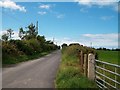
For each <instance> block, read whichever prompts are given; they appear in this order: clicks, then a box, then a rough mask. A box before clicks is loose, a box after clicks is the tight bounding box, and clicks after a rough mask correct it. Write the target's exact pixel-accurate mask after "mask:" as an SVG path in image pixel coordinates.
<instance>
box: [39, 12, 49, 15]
mask: <svg viewBox="0 0 120 90" xmlns="http://www.w3.org/2000/svg"><path fill="white" fill-rule="evenodd" d="M38 14H40V15H45V14H47V12H45V11H40V12H38Z"/></svg>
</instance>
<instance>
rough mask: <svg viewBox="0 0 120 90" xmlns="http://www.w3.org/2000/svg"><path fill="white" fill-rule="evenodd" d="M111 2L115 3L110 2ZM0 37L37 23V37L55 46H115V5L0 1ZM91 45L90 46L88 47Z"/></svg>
mask: <svg viewBox="0 0 120 90" xmlns="http://www.w3.org/2000/svg"><path fill="white" fill-rule="evenodd" d="M114 1H115V0H114ZM0 7H1V8H2V10H1V9H0V12H1V14H0V17H2V20H1V21H2V25H0V28H1V31H0V32H1V34H3V33H5V32H6V30H7V29H9V28H11V29H13V30H14V33H15V34H14V35H13V38H14V39H19V37H18V31H19V28H20V27H23V28H24V30H26V28H25V27H26V26H28V25H29V24H31V23H33V24H36V22H37V21H38V24H39V35H44V36H45V37H46V39H47V40H53V38H54V40H55V42H54V43H55V44H57V45H61V44H63V43H67V44H70V43H80V44H82V45H85V46H92V47H95V48H96V47H106V48H117V47H118V13H119V9H118V3H117V0H116V2H113V0H97V1H96V0H94V1H93V0H75V1H73V2H13V1H12V0H4V1H0ZM91 43H92V44H91Z"/></svg>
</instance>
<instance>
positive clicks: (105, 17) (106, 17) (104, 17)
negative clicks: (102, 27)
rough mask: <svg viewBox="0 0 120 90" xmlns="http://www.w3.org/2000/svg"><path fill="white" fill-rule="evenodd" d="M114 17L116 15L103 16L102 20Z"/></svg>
mask: <svg viewBox="0 0 120 90" xmlns="http://www.w3.org/2000/svg"><path fill="white" fill-rule="evenodd" d="M112 18H114V16H102V17H101V19H102V20H110V19H112Z"/></svg>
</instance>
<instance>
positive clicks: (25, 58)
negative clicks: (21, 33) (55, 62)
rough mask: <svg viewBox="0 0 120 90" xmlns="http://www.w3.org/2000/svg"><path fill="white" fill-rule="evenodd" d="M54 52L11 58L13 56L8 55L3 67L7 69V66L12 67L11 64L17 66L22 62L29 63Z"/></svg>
mask: <svg viewBox="0 0 120 90" xmlns="http://www.w3.org/2000/svg"><path fill="white" fill-rule="evenodd" d="M51 52H52V51H48V52H42V53H38V54H35V55H31V56H30V55H29V56H28V55H21V56H11V55H7V56H6V57H5V58H4V59H2V63H3V64H2V66H3V67H5V66H7V65H11V64H17V63H20V62H25V61H29V60H33V59H37V58H40V57H42V56H45V55H47V54H49V53H51Z"/></svg>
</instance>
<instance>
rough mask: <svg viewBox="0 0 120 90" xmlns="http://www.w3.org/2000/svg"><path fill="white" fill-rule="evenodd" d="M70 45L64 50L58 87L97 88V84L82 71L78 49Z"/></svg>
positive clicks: (57, 79)
mask: <svg viewBox="0 0 120 90" xmlns="http://www.w3.org/2000/svg"><path fill="white" fill-rule="evenodd" d="M79 48H80V47H79V46H69V47H66V48H64V49H63V50H62V61H61V65H60V68H59V71H58V74H57V77H56V82H55V84H56V85H55V86H56V88H95V87H96V84H95V83H94V82H93V81H90V80H88V79H87V78H86V77H84V76H83V75H82V73H81V72H80V66H79V59H78V57H77V53H78V52H77V49H79Z"/></svg>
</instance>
